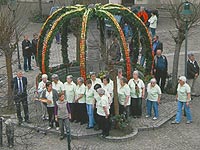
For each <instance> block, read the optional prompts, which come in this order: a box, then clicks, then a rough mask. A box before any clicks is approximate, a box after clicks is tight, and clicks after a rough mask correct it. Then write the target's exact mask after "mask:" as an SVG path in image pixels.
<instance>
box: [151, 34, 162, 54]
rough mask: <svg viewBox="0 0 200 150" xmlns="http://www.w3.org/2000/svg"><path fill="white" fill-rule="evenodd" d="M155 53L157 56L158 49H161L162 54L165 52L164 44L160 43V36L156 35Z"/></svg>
mask: <svg viewBox="0 0 200 150" xmlns="http://www.w3.org/2000/svg"><path fill="white" fill-rule="evenodd" d="M152 45H153V53H154V55H156V52H157V50H158V49H160V50H161V51H162V52H163V43H162V42H160V41H159V36H158V35H155V36H154V37H153V43H152Z"/></svg>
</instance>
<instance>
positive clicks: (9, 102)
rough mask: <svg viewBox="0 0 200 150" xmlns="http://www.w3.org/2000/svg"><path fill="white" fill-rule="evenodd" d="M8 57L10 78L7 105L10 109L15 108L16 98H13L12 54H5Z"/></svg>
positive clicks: (7, 64)
mask: <svg viewBox="0 0 200 150" xmlns="http://www.w3.org/2000/svg"><path fill="white" fill-rule="evenodd" d="M5 57H6V70H7V79H8V87H7V88H8V91H7V92H8V93H7V105H8V110H13V108H14V100H13V91H12V79H13V75H12V55H10V54H5Z"/></svg>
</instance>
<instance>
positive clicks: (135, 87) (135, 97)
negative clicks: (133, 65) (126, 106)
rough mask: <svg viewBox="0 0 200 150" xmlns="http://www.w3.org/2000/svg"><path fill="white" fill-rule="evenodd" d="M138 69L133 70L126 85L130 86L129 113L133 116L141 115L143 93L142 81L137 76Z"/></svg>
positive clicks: (138, 116)
mask: <svg viewBox="0 0 200 150" xmlns="http://www.w3.org/2000/svg"><path fill="white" fill-rule="evenodd" d="M138 75H139V73H138V71H134V72H133V78H132V79H130V80H129V82H128V85H129V87H130V95H131V108H130V109H131V115H132V116H133V117H134V118H140V117H141V116H142V99H143V98H144V95H145V85H144V82H143V81H142V80H141V79H140V78H139V76H138Z"/></svg>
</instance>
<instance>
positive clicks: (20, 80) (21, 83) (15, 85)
mask: <svg viewBox="0 0 200 150" xmlns="http://www.w3.org/2000/svg"><path fill="white" fill-rule="evenodd" d="M12 89H13V93H14V101H15V105H16V109H17V118H18V121H19V125H21V123H22V121H23V118H22V116H21V103H22V106H23V109H24V115H25V117H24V119H25V122H27V123H29V112H28V101H27V78H26V77H24V76H23V74H22V72H21V71H19V72H18V73H17V76H16V77H14V78H13V81H12Z"/></svg>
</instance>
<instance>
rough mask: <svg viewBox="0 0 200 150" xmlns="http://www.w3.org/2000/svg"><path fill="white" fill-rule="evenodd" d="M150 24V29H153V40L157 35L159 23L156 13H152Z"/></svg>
mask: <svg viewBox="0 0 200 150" xmlns="http://www.w3.org/2000/svg"><path fill="white" fill-rule="evenodd" d="M148 22H149V23H150V24H149V27H150V29H151V37H152V38H153V37H154V36H155V35H156V28H157V22H158V18H157V16H156V13H155V12H152V13H151V17H150V18H149V20H148Z"/></svg>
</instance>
